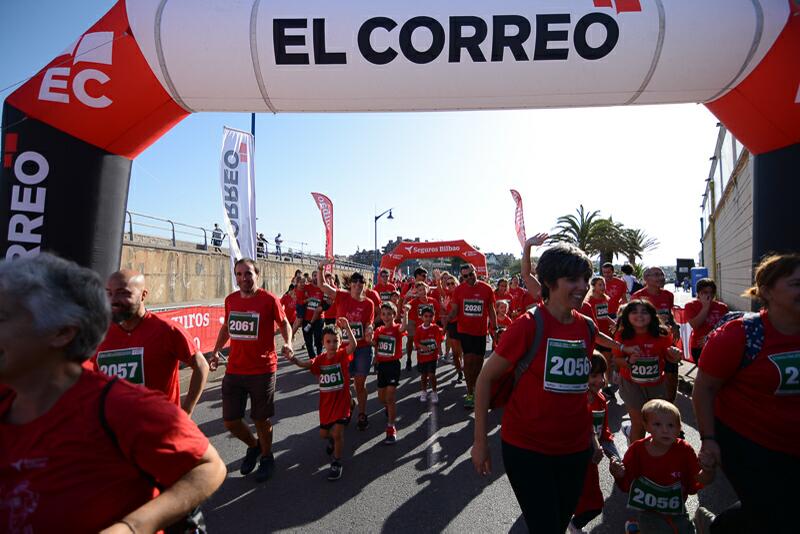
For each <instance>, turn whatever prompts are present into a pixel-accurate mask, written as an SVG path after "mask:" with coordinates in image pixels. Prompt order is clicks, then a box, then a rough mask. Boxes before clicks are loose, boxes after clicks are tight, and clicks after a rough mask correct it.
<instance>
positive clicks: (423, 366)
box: [417, 360, 436, 375]
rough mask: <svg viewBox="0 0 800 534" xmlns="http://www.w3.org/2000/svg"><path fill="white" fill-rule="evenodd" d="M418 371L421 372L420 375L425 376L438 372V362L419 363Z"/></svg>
mask: <svg viewBox="0 0 800 534" xmlns="http://www.w3.org/2000/svg"><path fill="white" fill-rule="evenodd" d="M417 371H419V372H420V374H423V375H425V374H433V373H435V372H436V360H433V361H432V362H422V363H418V364H417Z"/></svg>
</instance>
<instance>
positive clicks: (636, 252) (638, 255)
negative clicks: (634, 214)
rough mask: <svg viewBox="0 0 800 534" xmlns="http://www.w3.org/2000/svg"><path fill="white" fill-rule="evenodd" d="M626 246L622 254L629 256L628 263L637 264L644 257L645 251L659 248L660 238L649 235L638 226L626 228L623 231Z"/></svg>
mask: <svg viewBox="0 0 800 534" xmlns="http://www.w3.org/2000/svg"><path fill="white" fill-rule="evenodd" d="M622 237H623V241H624V246H623V249H622V254H623V255H624V256H625V257H626V258H627V260H628V263H630V264H631V265H636V262H637V260H640V259H642V258H643V257H644V253H645V252H648V251H650V250H655V249H656V248H658V245H659V243H658V239H655V238H653V237H649V236H648V235H647V234H646V233H644V232H643V231H642V230H640V229H638V228H625V229H624V230H623V231H622Z"/></svg>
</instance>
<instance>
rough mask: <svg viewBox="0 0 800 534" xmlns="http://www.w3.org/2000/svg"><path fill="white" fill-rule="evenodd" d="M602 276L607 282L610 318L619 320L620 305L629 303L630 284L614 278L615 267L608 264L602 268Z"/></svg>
mask: <svg viewBox="0 0 800 534" xmlns="http://www.w3.org/2000/svg"><path fill="white" fill-rule="evenodd" d="M600 274H602V275H603V278H605V280H606V295H608V316H609V317H611V318H612V319H614V320H615V321H616V320H617V310H619V307H620V305H622V304H624V303H626V302H628V284H626V283H625V280H622V279H621V278H617V277H616V276H614V265H613V264H611V263H609V262H606V263H604V264H603V266H602V267H601V268H600Z"/></svg>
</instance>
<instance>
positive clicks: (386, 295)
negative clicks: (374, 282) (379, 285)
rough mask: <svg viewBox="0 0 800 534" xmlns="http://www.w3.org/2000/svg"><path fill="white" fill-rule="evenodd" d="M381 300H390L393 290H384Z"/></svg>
mask: <svg viewBox="0 0 800 534" xmlns="http://www.w3.org/2000/svg"><path fill="white" fill-rule="evenodd" d="M380 296H381V302H389V301H390V300H392V292H391V291H384V292H382V293H380Z"/></svg>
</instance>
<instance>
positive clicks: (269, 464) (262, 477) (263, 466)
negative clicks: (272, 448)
mask: <svg viewBox="0 0 800 534" xmlns="http://www.w3.org/2000/svg"><path fill="white" fill-rule="evenodd" d="M274 472H275V457H274V456H272V454H270V455H269V456H262V457H261V460H260V461H259V462H258V469H256V482H265V481H267V480H269V479H270V478H272V473H274Z"/></svg>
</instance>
